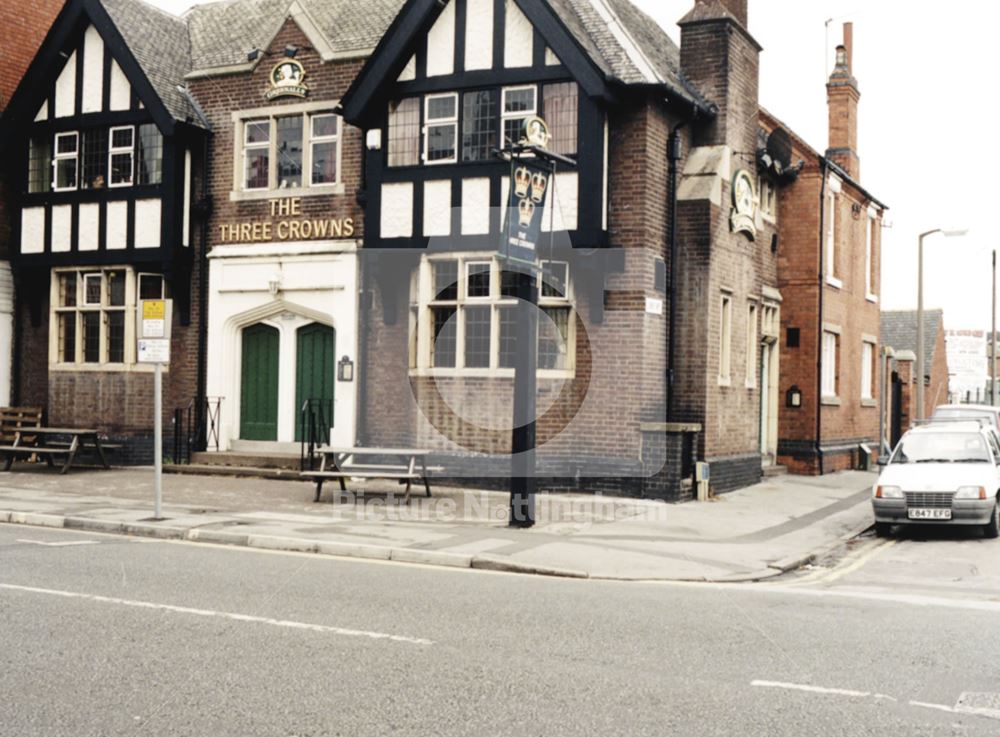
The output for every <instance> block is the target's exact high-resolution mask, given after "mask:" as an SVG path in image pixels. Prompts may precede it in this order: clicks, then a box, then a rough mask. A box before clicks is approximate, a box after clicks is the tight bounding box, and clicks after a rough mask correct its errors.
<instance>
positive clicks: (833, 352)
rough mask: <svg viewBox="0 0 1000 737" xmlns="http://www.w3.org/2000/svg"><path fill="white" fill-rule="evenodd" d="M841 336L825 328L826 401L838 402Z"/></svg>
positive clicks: (823, 376)
mask: <svg viewBox="0 0 1000 737" xmlns="http://www.w3.org/2000/svg"><path fill="white" fill-rule="evenodd" d="M839 341H840V335H839V334H838V333H837V332H836V331H833V330H830V329H828V328H823V373H822V377H821V378H822V398H823V399H824V400H836V399H837V398H838V389H839V387H838V386H837V373H838V371H837V361H838V359H839V356H838V355H837V354H838V353H839V351H838V350H837V347H838V346H837V344H838V342H839Z"/></svg>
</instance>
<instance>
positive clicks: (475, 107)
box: [462, 90, 497, 161]
mask: <svg viewBox="0 0 1000 737" xmlns="http://www.w3.org/2000/svg"><path fill="white" fill-rule="evenodd" d="M462 100H463V113H462V159H463V161H486V160H489V159H491V158H492V157H493V150H494V149H495V148H497V95H496V92H493V91H489V90H481V91H478V92H466V93H465V95H464V96H463V98H462Z"/></svg>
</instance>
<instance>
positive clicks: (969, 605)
mask: <svg viewBox="0 0 1000 737" xmlns="http://www.w3.org/2000/svg"><path fill="white" fill-rule="evenodd" d="M758 590H759V591H765V592H766V593H768V594H793V595H795V596H815V597H818V598H839V599H861V600H863V601H883V602H889V603H892V604H910V605H913V606H922V607H946V608H949V609H967V610H970V611H974V612H992V613H997V612H1000V601H989V600H983V599H957V598H956V599H949V598H946V597H943V596H922V595H920V594H891V593H887V592H868V591H857V590H853V591H851V590H848V591H844V590H840V589H807V588H792V587H791V586H772V587H769V588H767V589H764V588H761V589H758Z"/></svg>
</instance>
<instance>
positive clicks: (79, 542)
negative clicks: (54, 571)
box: [17, 540, 101, 548]
mask: <svg viewBox="0 0 1000 737" xmlns="http://www.w3.org/2000/svg"><path fill="white" fill-rule="evenodd" d="M17 542H19V543H27V544H28V545H44V546H45V547H47V548H69V547H73V546H74V545H100V544H101V541H100V540H74V541H72V542H63V543H47V542H42V541H41V540H17Z"/></svg>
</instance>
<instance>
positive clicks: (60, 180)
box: [52, 132, 80, 192]
mask: <svg viewBox="0 0 1000 737" xmlns="http://www.w3.org/2000/svg"><path fill="white" fill-rule="evenodd" d="M55 149H56V154H55V161H54V162H53V164H52V166H53V168H54V170H55V175H54V177H53V184H54V186H53V189H55V191H56V192H65V191H67V190H71V189H76V186H77V173H78V168H79V157H80V134H79V133H76V132H73V133H56V145H55Z"/></svg>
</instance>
